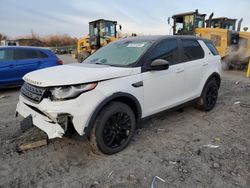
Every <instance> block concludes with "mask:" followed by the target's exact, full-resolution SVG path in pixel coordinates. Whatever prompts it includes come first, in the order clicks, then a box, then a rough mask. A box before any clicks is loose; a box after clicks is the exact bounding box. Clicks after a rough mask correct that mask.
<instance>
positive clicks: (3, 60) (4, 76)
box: [0, 48, 18, 85]
mask: <svg viewBox="0 0 250 188" xmlns="http://www.w3.org/2000/svg"><path fill="white" fill-rule="evenodd" d="M17 80H18V76H17V72H16V62H15V60H14V58H13V49H7V48H6V49H0V85H6V84H13V83H15V82H17Z"/></svg>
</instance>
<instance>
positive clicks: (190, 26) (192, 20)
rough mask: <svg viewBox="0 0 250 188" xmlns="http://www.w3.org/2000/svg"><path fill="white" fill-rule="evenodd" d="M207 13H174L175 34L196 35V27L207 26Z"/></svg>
mask: <svg viewBox="0 0 250 188" xmlns="http://www.w3.org/2000/svg"><path fill="white" fill-rule="evenodd" d="M205 17H206V14H200V13H199V12H198V10H196V11H195V12H187V13H182V14H176V15H173V16H172V18H173V21H174V23H173V34H174V35H195V29H196V28H204V27H205Z"/></svg>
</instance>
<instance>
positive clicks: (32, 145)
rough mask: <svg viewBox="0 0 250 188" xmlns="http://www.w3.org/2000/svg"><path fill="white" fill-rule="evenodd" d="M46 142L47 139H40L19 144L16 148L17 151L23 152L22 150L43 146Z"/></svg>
mask: <svg viewBox="0 0 250 188" xmlns="http://www.w3.org/2000/svg"><path fill="white" fill-rule="evenodd" d="M47 144H48V141H47V139H42V140H38V141H34V142H30V143H24V144H21V145H19V146H18V148H17V150H18V152H23V151H27V150H30V149H34V148H37V147H41V146H44V145H47Z"/></svg>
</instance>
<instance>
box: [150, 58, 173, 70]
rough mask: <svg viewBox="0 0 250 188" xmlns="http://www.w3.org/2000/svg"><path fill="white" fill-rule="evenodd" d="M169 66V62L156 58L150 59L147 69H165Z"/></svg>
mask: <svg viewBox="0 0 250 188" xmlns="http://www.w3.org/2000/svg"><path fill="white" fill-rule="evenodd" d="M168 68H169V62H168V61H166V60H164V59H156V60H154V61H152V63H151V65H150V67H149V70H166V69H168Z"/></svg>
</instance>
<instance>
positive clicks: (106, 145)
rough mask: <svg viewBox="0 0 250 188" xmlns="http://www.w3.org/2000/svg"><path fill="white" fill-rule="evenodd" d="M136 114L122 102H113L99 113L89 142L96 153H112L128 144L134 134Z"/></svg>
mask: <svg viewBox="0 0 250 188" xmlns="http://www.w3.org/2000/svg"><path fill="white" fill-rule="evenodd" d="M135 127H136V120H135V115H134V113H133V111H132V110H131V108H130V107H129V106H128V105H126V104H124V103H121V102H111V103H110V104H109V105H107V106H106V107H104V108H103V109H102V110H101V112H100V113H99V115H98V117H97V119H96V121H95V123H94V127H93V129H92V131H91V134H90V139H89V143H90V146H91V148H92V151H93V152H94V153H96V154H100V153H104V154H107V155H111V154H114V153H117V152H119V151H121V150H123V149H124V148H126V147H127V146H128V144H129V143H130V141H131V139H132V137H133V136H134V132H135Z"/></svg>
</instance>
